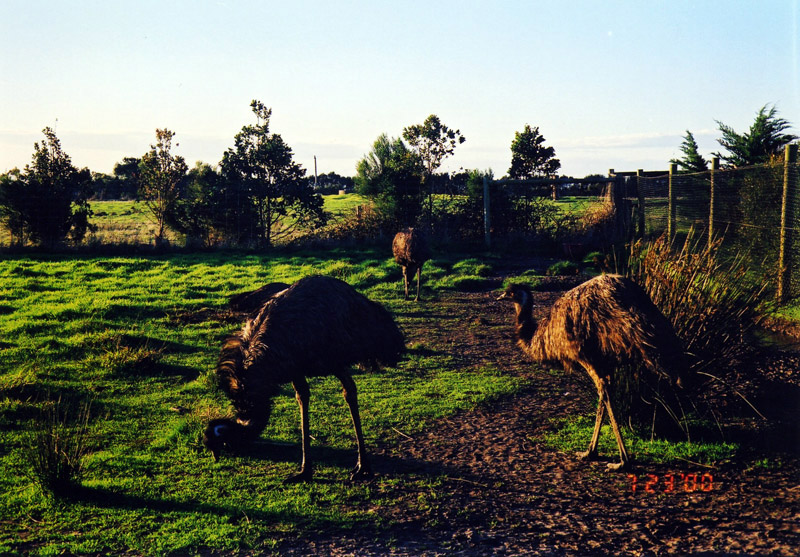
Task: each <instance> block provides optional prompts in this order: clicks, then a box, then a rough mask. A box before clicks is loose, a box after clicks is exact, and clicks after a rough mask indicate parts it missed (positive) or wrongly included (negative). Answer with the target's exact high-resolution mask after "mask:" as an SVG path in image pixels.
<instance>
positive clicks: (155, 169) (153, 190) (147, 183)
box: [139, 128, 187, 245]
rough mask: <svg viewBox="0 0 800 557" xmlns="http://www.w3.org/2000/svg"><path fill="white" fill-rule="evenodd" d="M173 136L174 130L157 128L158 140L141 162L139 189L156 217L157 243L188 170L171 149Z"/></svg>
mask: <svg viewBox="0 0 800 557" xmlns="http://www.w3.org/2000/svg"><path fill="white" fill-rule="evenodd" d="M173 137H175V132H172V131H170V130H168V129H166V128H164V129H163V130H162V129H156V144H155V145H151V146H150V151H148V152H147V153H145V154H144V156H143V157H142V160H141V162H140V163H139V172H140V177H139V193H140V195H141V198H142V201H144V204H145V205H146V206H147V208H148V209H150V212H151V213H153V216H154V217H155V219H156V245H160V244H161V243H162V242H163V241H164V232H165V231H166V222H167V220H166V217H167V213H169V211H171V210H172V209H173V207H174V205H175V202H176V201H177V199H178V194H179V191H178V187H179V186H180V183H181V180H183V179H184V177H185V176H186V170H187V166H186V161H184V160H183V157H181V156H178V155H173V154H172V153H171V150H172V138H173ZM175 145H176V146H177V145H178V144H177V143H176V144H175Z"/></svg>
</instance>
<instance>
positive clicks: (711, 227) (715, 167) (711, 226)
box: [708, 157, 719, 244]
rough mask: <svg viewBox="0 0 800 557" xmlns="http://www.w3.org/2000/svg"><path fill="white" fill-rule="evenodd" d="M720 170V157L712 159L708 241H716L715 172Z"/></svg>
mask: <svg viewBox="0 0 800 557" xmlns="http://www.w3.org/2000/svg"><path fill="white" fill-rule="evenodd" d="M717 170H719V157H714V158H713V159H711V185H710V188H711V189H710V190H709V203H708V243H709V244H711V242H713V241H714V197H715V191H714V174H715V173H716V171H717Z"/></svg>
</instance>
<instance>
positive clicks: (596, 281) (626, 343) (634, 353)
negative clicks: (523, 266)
mask: <svg viewBox="0 0 800 557" xmlns="http://www.w3.org/2000/svg"><path fill="white" fill-rule="evenodd" d="M500 299H510V300H512V301H513V302H514V309H515V312H516V323H515V326H516V333H517V337H518V340H517V344H518V345H519V347H520V348H521V349H522V350H523V351H524V352H525V353H526V354H527V355H528V356H530V357H531V358H532V359H533V360H536V361H540V362H559V363H561V364H562V365H563V366H564V368H565V369H568V370H569V369H573V368H574V366H575V365H580V366H581V367H583V369H584V370H586V373H588V374H589V376H590V377H591V378H592V381H593V382H594V384H595V387H596V388H597V395H598V397H599V401H598V403H597V418H596V420H595V424H594V433H593V434H592V439H591V441H590V442H589V450H588V451H586V452H583V453H579V456H580V457H581V458H582V459H585V460H589V459H594V458H596V457H597V440H598V438H599V436H600V426H601V425H602V422H603V414H604V413H605V412H606V411H608V417H609V420H610V421H611V427H612V429H613V430H614V436H615V437H616V439H617V446H618V447H619V455H620V462H619V463H618V464H613V463H612V464H609V465H608V468H609V469H611V470H617V469H620V468H626V467H628V465H629V462H630V461H629V458H628V453H627V451H626V450H625V444H624V443H623V441H622V435H621V433H620V430H619V426H618V425H617V420H616V418H615V417H614V411H613V410H612V408H611V401H610V398H609V390H610V389H614V388H615V385H617V384H618V383H619V380H620V379H621V377H620V376H619V373H620V367H621V366H622V365H623V364H628V363H632V364H634V365H643V366H645V367H646V368H648V369H650V370H652V371H654V372H656V373H657V374H659V375H661V376H664V377H666V378H667V379H669V380H670V381H671V382H674V383H677V384H678V385H680V377H681V374H682V373H683V371H684V369H683V365H684V364H683V357H684V352H683V348H682V346H681V342H680V340H679V339H678V337H677V336H676V334H675V331H674V329H673V328H672V325H671V324H670V323H669V321H668V320H667V318H666V317H664V315H663V314H662V313H661V312H660V311H659V310H658V308H656V306H655V305H654V304H653V302H652V301H651V300H650V298H649V296H648V295H647V294H646V293H645V292H644V290H642V289H641V288H640V287H639V286H638V285H637V284H636V283H634V282H633V281H632V280H630V279H627V278H625V277H622V276H619V275H601V276H599V277H595V278H593V279H590V280H588V281H586V282H584V283H583V284H580V285H578V286H576V287H575V288H573V289H572V290H570V291H568V292H567V293H565V294H564V295H563V296H562V297H561V298H560V299H558V300H557V301H556V303H555V304H554V305H553V307H552V308H551V309H550V314H549V315H548V316H546V317H544V318H542V319H541V321H539V323H538V325H537V323H536V321H534V319H533V314H532V309H533V297H532V295H531V290H530V288H529V287H527V286H523V285H511V286H509V287H508V288H507V289H506V291H505V292H504V294H503V295H502V296H500Z"/></svg>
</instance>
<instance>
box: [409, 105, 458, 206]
mask: <svg viewBox="0 0 800 557" xmlns="http://www.w3.org/2000/svg"><path fill="white" fill-rule="evenodd" d="M403 138H405V140H406V141H408V144H409V145H410V146H411V147H412V148H413V149H414V152H415V153H416V154H417V157H418V158H419V160H420V163H421V164H422V168H423V176H422V182H423V185H424V186H426V189H427V190H428V195H429V198H428V207H429V212H430V214H431V217H433V194H434V187H433V186H434V182H433V179H432V178H433V173H434V172H436V170H437V169H438V168H439V167H440V166H441V165H442V162H443V161H444V159H446V158H447V157H449V156H450V155H452V154H453V153H454V152H455V149H456V146H457V145H460V144H461V143H464V142H465V141H466V138H465V137H464V136H463V135H461V131H460V130H451V129H450V128H448V127H447V126H445V125H444V124H442V122H441V120H440V119H439V117H438V116H436V115H435V114H431V115H430V116H428V117H427V118H426V119H425V121H424V122H423V123H422V124H415V125H413V126H408V127H406V128H404V129H403Z"/></svg>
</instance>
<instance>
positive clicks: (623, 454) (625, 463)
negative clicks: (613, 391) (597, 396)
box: [605, 395, 630, 470]
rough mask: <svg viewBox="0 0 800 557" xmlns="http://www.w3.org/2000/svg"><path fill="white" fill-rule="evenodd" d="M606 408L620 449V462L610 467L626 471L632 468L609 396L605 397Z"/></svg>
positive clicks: (609, 467) (609, 466) (610, 468)
mask: <svg viewBox="0 0 800 557" xmlns="http://www.w3.org/2000/svg"><path fill="white" fill-rule="evenodd" d="M605 403H606V408H607V409H608V419H609V420H610V421H611V429H613V430H614V437H616V438H617V447H619V459H620V461H619V462H618V463H616V464H614V463H611V464H609V465H608V469H609V470H626V469H627V468H628V467H629V466H630V460H629V459H628V451H627V450H625V443H624V442H623V441H622V434H621V433H620V431H619V426H618V425H617V420H616V418H614V411H613V410H612V409H611V401H610V400H609V399H608V395H606V397H605Z"/></svg>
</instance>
